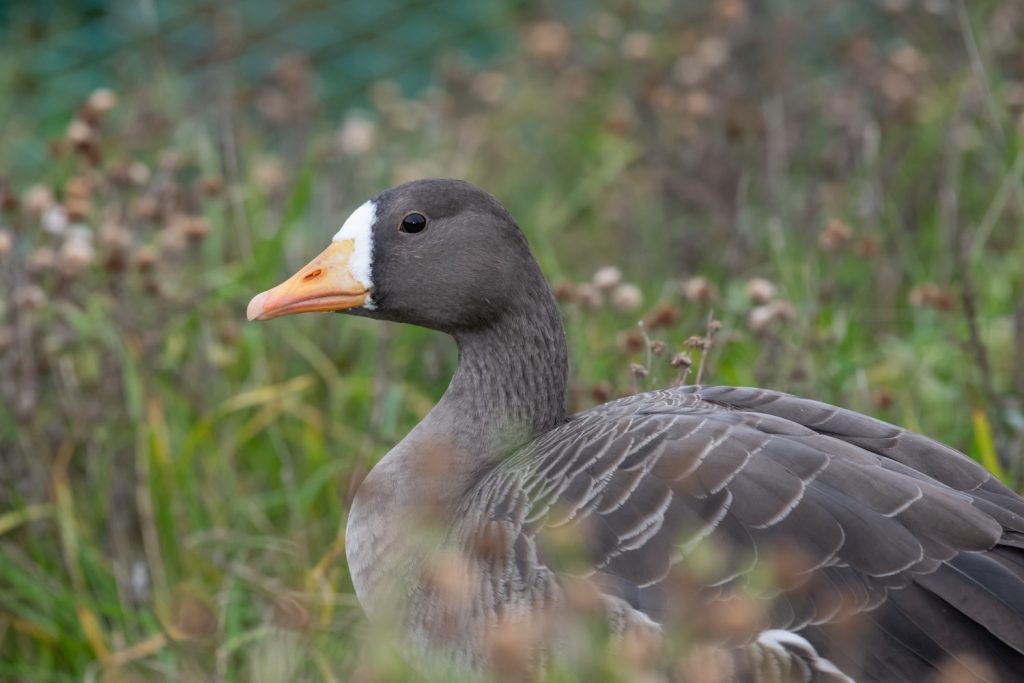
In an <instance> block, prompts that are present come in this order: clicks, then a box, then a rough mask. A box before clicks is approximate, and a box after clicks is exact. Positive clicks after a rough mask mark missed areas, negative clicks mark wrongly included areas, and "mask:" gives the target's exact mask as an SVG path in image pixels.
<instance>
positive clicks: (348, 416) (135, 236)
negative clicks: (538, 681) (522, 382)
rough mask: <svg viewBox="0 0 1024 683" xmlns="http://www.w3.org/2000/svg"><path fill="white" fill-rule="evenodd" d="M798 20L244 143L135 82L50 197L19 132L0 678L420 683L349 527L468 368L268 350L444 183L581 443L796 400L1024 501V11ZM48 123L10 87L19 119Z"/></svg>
mask: <svg viewBox="0 0 1024 683" xmlns="http://www.w3.org/2000/svg"><path fill="white" fill-rule="evenodd" d="M792 4H793V6H792V7H785V6H780V8H779V9H776V10H773V11H772V12H771V13H764V11H762V10H756V11H755V10H754V9H752V8H751V7H749V6H748V5H747V4H746V3H745V2H743V1H742V0H728V1H725V0H723V1H720V2H715V3H713V4H712V5H711V6H709V7H707V8H705V9H702V10H700V11H697V10H694V9H679V8H653V7H652V8H650V9H647V10H643V11H641V10H637V9H625V8H619V7H618V5H615V4H609V5H608V10H607V11H604V12H599V13H594V14H591V15H587V16H575V17H574V16H570V15H566V16H563V17H544V18H540V17H524V18H523V20H522V24H521V26H518V27H516V30H517V31H518V36H519V41H518V43H517V45H516V46H515V50H514V51H513V52H512V53H510V54H509V55H508V56H506V57H505V58H503V59H502V60H500V61H498V62H496V63H492V64H488V65H479V64H474V63H472V62H471V61H469V60H467V59H465V58H461V57H459V56H458V55H449V56H448V57H447V58H446V59H444V60H441V61H439V64H440V66H439V67H438V77H437V85H436V87H433V88H431V89H428V90H427V91H425V92H423V93H420V94H418V95H416V96H409V95H407V94H405V93H402V92H401V91H399V90H398V89H397V88H396V87H395V86H393V85H392V84H390V83H388V82H380V83H377V84H376V85H374V86H373V88H372V89H371V90H370V92H369V93H368V96H369V100H368V101H369V104H368V105H366V106H364V107H363V108H361V109H360V108H353V109H352V110H351V111H349V112H348V113H346V114H345V115H344V116H343V117H341V119H340V120H335V119H334V118H333V117H332V116H331V115H329V114H327V113H325V112H323V111H321V110H320V109H318V105H317V101H318V100H317V94H316V93H317V72H316V68H315V65H311V64H310V62H309V61H308V60H306V59H305V58H304V57H303V55H286V56H283V57H282V58H281V60H280V61H279V62H278V64H277V66H276V68H275V69H274V71H273V72H272V73H270V74H268V75H267V77H266V78H265V79H264V80H262V81H260V82H259V83H256V84H252V83H246V84H245V85H246V86H247V87H249V88H251V89H254V90H255V94H252V93H248V94H247V97H246V98H244V99H243V98H240V99H238V100H237V101H236V100H234V99H231V98H220V99H218V100H217V101H216V106H215V107H214V109H215V111H212V112H211V111H209V110H205V109H203V108H200V107H198V106H197V104H198V103H197V102H196V99H197V98H196V97H195V95H196V93H194V92H192V91H190V89H189V88H190V85H189V81H188V80H187V79H185V78H184V75H183V74H174V73H167V72H166V71H156V72H155V73H157V76H156V77H155V78H154V79H153V82H152V84H150V85H147V86H132V87H131V88H127V89H123V88H120V87H119V86H118V84H117V83H112V84H110V88H104V89H99V90H96V91H95V92H94V93H93V94H92V95H91V96H90V97H89V98H88V99H87V101H85V102H84V103H82V105H81V107H80V108H79V110H78V113H77V114H76V115H75V116H74V118H73V120H71V121H69V122H67V127H66V129H64V130H62V131H60V132H59V134H58V135H56V136H55V137H54V139H53V142H52V143H51V145H50V147H51V156H50V158H48V159H47V160H45V163H40V164H36V165H31V164H27V165H26V164H20V163H19V164H18V165H15V164H14V162H13V159H14V150H15V149H16V148H17V146H18V143H19V139H20V138H22V137H25V136H40V137H41V136H47V135H50V134H51V133H52V131H45V130H37V129H35V128H33V125H34V124H33V122H32V121H29V120H26V119H19V120H12V121H11V122H10V124H9V125H8V126H7V127H6V130H5V132H4V133H2V134H0V169H2V168H4V167H7V168H11V169H14V171H12V172H10V173H8V174H6V175H4V177H3V180H2V185H0V202H2V207H3V208H2V213H0V291H2V292H3V293H4V295H3V296H2V297H0V680H12V681H71V680H81V679H88V680H97V679H101V680H112V681H141V680H146V681H148V680H225V681H235V680H254V681H272V680H326V681H334V680H348V679H350V678H352V677H353V676H361V677H363V679H365V680H406V679H408V678H410V677H414V676H415V674H414V673H413V672H410V671H408V670H407V668H406V665H405V664H403V663H402V660H401V659H400V658H399V657H396V656H394V652H393V650H391V649H390V648H391V646H390V645H389V644H388V639H387V638H379V637H377V634H376V633H375V632H374V631H372V630H371V629H370V628H369V626H368V625H367V624H366V623H365V620H364V618H363V616H362V613H361V611H360V609H359V606H358V604H357V602H356V600H355V597H354V595H353V594H352V590H351V586H350V584H349V583H348V579H347V574H346V569H345V560H344V553H343V539H342V538H341V537H340V536H339V533H338V530H339V529H340V528H343V522H344V519H345V512H346V501H347V499H348V498H349V497H350V496H351V494H352V492H353V490H354V487H355V485H356V483H357V482H358V481H359V480H360V478H361V476H362V474H363V473H365V471H366V470H367V469H368V468H369V467H370V465H371V463H372V462H373V461H374V460H375V459H377V458H379V457H380V456H381V455H382V454H383V453H385V452H386V451H387V449H388V448H389V447H390V445H391V444H393V443H394V442H396V441H397V440H398V439H399V438H401V436H402V435H403V434H404V433H405V432H406V431H407V430H408V429H409V428H410V427H411V426H412V425H413V424H415V422H416V421H417V420H418V419H419V418H420V417H422V416H423V415H424V414H425V413H426V411H427V410H428V409H429V408H430V406H431V405H432V402H433V401H434V400H435V399H436V397H437V396H438V395H439V394H440V393H441V391H442V390H443V388H444V386H445V383H446V382H447V379H448V377H449V375H450V373H451V371H452V370H453V368H454V364H455V354H454V349H453V348H452V347H451V345H450V344H449V343H448V342H447V340H445V339H443V338H440V337H437V336H436V335H433V334H430V333H427V332H425V331H421V330H416V329H411V328H399V327H392V326H385V325H380V324H375V323H370V322H368V321H362V320H355V319H347V318H345V319H341V318H335V317H329V316H312V317H311V318H309V319H291V320H283V321H280V322H279V323H277V324H274V325H263V326H248V325H245V324H244V322H243V321H244V308H245V303H246V301H247V300H248V297H249V296H251V294H253V293H255V292H257V291H260V290H262V289H264V288H266V287H267V286H269V285H270V284H273V283H275V282H276V281H278V280H279V279H280V277H281V276H282V275H283V274H285V273H288V272H291V271H292V270H294V268H295V267H297V266H299V265H301V264H302V263H304V262H305V260H306V259H308V257H309V256H310V255H312V254H315V253H317V251H319V249H320V248H321V247H322V246H323V244H324V242H325V241H326V240H327V239H328V238H329V236H330V235H331V234H333V232H334V231H335V230H336V228H337V226H338V225H339V223H340V222H341V221H342V220H343V219H344V217H345V216H346V215H347V214H348V212H349V211H350V210H351V209H352V208H353V207H355V206H357V205H358V204H359V203H361V202H362V201H363V200H364V199H366V198H367V197H369V196H371V195H373V194H375V193H376V192H377V191H379V190H381V189H382V188H384V187H386V186H389V185H392V184H394V183H396V182H400V181H402V180H406V179H410V178H414V177H420V176H429V175H449V176H460V177H465V178H467V179H470V180H472V181H473V182H475V183H477V184H479V185H481V186H483V187H487V188H489V189H490V190H491V191H492V192H493V193H494V194H495V195H497V196H498V197H499V198H500V199H501V200H502V201H503V202H505V203H506V204H507V205H508V207H509V208H510V210H511V211H512V213H513V215H515V216H517V217H518V219H519V221H520V223H521V225H522V227H523V228H524V230H525V231H526V232H527V234H528V236H529V238H530V240H531V244H532V245H533V247H534V250H535V251H536V253H537V255H538V257H539V259H540V261H541V263H542V266H543V267H544V269H545V272H546V273H547V274H548V276H549V278H550V279H551V280H552V282H553V283H554V284H555V287H556V291H557V293H558V296H559V298H560V300H561V301H562V302H563V305H564V312H565V318H566V322H567V326H568V332H569V338H570V345H571V351H572V355H573V378H574V380H573V386H572V395H571V397H570V398H571V402H572V407H573V408H574V409H581V408H585V407H587V406H589V405H592V404H594V403H597V402H601V401H604V400H607V399H609V398H612V397H614V396H617V395H620V394H623V393H627V392H631V391H639V390H643V389H645V388H647V387H654V386H663V385H666V384H669V383H672V382H693V381H710V382H716V383H727V384H758V385H762V386H770V387H773V388H778V389H783V390H787V391H791V392H794V393H800V394H804V395H809V396H814V397H817V398H820V399H822V400H826V401H830V402H835V403H839V404H842V405H845V406H849V407H851V408H854V409H857V410H861V411H864V412H868V413H870V414H873V415H876V416H878V417H880V418H883V419H887V420H890V421H893V422H896V423H899V424H902V425H906V426H908V427H911V428H914V429H917V430H919V431H922V432H924V433H927V434H929V435H931V436H934V437H935V438H938V439H940V440H942V441H945V442H947V443H950V444H952V445H954V446H956V447H958V448H961V449H962V450H964V451H966V452H968V453H969V454H971V455H972V457H975V458H977V459H979V460H980V461H981V462H983V463H984V464H985V465H986V466H988V467H989V468H991V469H993V470H995V471H997V472H998V473H999V474H1000V476H1002V477H1003V478H1004V479H1006V480H1007V481H1010V482H1011V483H1013V484H1015V485H1016V486H1017V487H1018V488H1020V487H1021V476H1022V472H1021V467H1022V463H1024V452H1022V448H1024V446H1022V443H1024V413H1022V398H1024V299H1022V297H1021V293H1022V292H1024V266H1022V264H1024V230H1022V229H1021V224H1022V220H1024V192H1022V183H1021V177H1022V174H1024V148H1022V144H1021V143H1022V141H1024V113H1022V112H1024V71H1022V66H1021V65H1022V64H1024V40H1020V36H1021V35H1022V33H1024V11H1022V10H1021V9H1020V8H1019V7H1018V5H1017V3H1014V2H1011V1H1004V2H978V3H971V4H970V12H969V13H968V12H967V11H966V10H964V9H963V7H964V6H965V5H960V4H954V3H944V2H934V3H924V5H927V7H925V6H924V5H920V4H919V3H914V2H896V1H889V2H884V3H881V4H880V5H879V6H878V7H874V6H872V7H869V8H860V9H857V10H854V9H846V10H843V9H839V8H833V9H821V10H816V11H815V12H808V11H806V9H801V8H800V7H799V3H792ZM919 5H920V6H919ZM29 47H30V44H29V43H28V42H24V43H23V44H19V43H18V42H17V41H8V42H7V43H6V44H5V45H4V46H3V47H0V54H2V55H3V56H4V57H6V58H8V59H11V58H13V57H14V56H16V55H18V54H19V51H22V50H27V49H28V48H29ZM35 49H45V46H43V47H38V46H37V47H36V48H35ZM440 49H441V48H439V51H440ZM3 61H5V60H2V59H0V62H3ZM18 87H20V86H19V84H18V83H17V82H15V81H13V80H12V79H10V78H8V77H6V76H4V75H3V74H0V100H9V99H10V98H11V97H14V96H16V95H17V93H18V90H17V89H18ZM252 101H256V102H263V103H267V102H271V103H276V104H275V105H274V106H261V107H256V108H255V111H253V110H252V108H251V107H249V106H247V105H248V104H249V103H250V102H252ZM638 320H642V321H643V325H642V326H640V325H637V321H638ZM604 637H605V636H604V635H603V634H601V633H596V634H593V638H592V639H589V640H588V639H584V640H583V642H582V644H581V646H580V648H581V649H580V651H579V652H576V653H573V654H571V655H569V656H568V657H567V660H566V661H565V662H563V663H560V664H558V665H557V666H556V668H555V672H554V678H555V679H556V680H588V681H589V680H630V678H631V676H632V675H633V673H634V672H632V671H631V669H630V667H631V666H633V665H634V664H636V663H637V662H639V661H641V660H643V658H642V657H641V658H639V659H637V658H635V657H633V656H632V655H631V654H630V652H629V651H628V644H627V646H626V647H627V651H625V652H624V651H623V650H622V649H621V648H617V647H604V646H603V643H604ZM633 654H635V653H633ZM684 659H685V658H684ZM688 661H689V662H690V665H692V666H693V667H697V668H698V669H699V665H700V661H701V660H700V652H699V651H694V652H693V653H692V656H691V657H690V659H689V660H688ZM584 663H586V664H585V665H584ZM685 673H686V669H685V666H684V668H683V669H681V673H680V675H681V676H682V675H684V674H685ZM691 673H692V671H691ZM438 676H439V677H441V679H443V675H442V674H438Z"/></svg>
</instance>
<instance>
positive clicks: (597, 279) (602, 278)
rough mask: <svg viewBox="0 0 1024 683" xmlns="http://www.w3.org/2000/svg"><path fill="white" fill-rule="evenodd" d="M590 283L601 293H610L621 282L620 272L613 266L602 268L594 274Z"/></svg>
mask: <svg viewBox="0 0 1024 683" xmlns="http://www.w3.org/2000/svg"><path fill="white" fill-rule="evenodd" d="M591 282H593V283H594V286H595V287H597V288H598V289H600V290H602V291H605V292H608V291H611V290H612V289H615V287H616V286H618V285H619V283H621V282H622V271H620V270H619V269H618V268H616V267H615V266H602V267H601V268H598V269H597V271H596V272H595V273H594V277H593V278H591Z"/></svg>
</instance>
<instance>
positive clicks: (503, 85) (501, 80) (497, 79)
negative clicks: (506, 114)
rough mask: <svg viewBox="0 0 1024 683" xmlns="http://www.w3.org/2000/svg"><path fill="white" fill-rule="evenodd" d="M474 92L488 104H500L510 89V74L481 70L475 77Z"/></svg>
mask: <svg viewBox="0 0 1024 683" xmlns="http://www.w3.org/2000/svg"><path fill="white" fill-rule="evenodd" d="M472 87H473V94H475V95H476V96H477V97H478V98H479V99H480V101H481V102H484V103H486V104H498V103H499V102H501V101H502V100H503V99H504V98H505V93H506V92H507V91H508V76H506V75H505V74H503V73H501V72H500V71H481V72H480V73H478V74H477V75H476V78H474V79H473V86H472Z"/></svg>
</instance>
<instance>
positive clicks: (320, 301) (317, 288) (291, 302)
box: [245, 240, 370, 320]
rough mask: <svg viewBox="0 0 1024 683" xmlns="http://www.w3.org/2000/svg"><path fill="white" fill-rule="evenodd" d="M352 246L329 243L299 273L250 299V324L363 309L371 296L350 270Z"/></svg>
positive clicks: (347, 242) (350, 243)
mask: <svg viewBox="0 0 1024 683" xmlns="http://www.w3.org/2000/svg"><path fill="white" fill-rule="evenodd" d="M353 248H354V242H353V241H352V240H340V241H338V242H332V243H331V246H329V247H327V248H326V249H324V250H323V251H322V252H321V253H320V255H319V256H317V257H316V258H315V259H313V260H312V261H310V262H309V263H308V264H306V266H305V267H303V268H302V269H301V270H299V272H297V273H295V275H292V276H291V277H290V278H288V279H287V280H285V281H284V282H282V283H281V284H279V285H278V286H277V287H274V288H273V289H268V290H267V291H265V292H261V293H260V294H257V295H256V296H254V297H253V298H252V301H250V302H249V307H248V308H246V310H245V315H246V317H248V318H249V320H270V319H271V318H277V317H278V316H282V315H291V314H292V313H309V312H311V311H340V310H344V309H346V308H356V307H357V306H362V305H363V303H364V302H365V301H366V297H367V296H369V294H370V292H369V290H368V289H366V287H364V286H363V285H362V283H360V282H359V281H358V280H356V279H355V277H354V276H353V275H352V272H351V271H350V270H349V259H350V258H351V257H352V250H353Z"/></svg>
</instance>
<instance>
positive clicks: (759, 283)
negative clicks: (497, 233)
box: [747, 277, 776, 306]
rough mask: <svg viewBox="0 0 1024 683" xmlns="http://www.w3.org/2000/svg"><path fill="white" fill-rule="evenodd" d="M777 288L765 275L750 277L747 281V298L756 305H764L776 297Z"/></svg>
mask: <svg viewBox="0 0 1024 683" xmlns="http://www.w3.org/2000/svg"><path fill="white" fill-rule="evenodd" d="M775 294H776V288H775V285H774V284H772V283H771V282H770V281H769V280H766V279H765V278H763V277H754V278H750V280H748V281H747V298H748V299H750V303H752V304H754V305H755V306H762V305H764V304H766V303H768V302H769V301H771V300H772V299H774V298H775Z"/></svg>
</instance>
